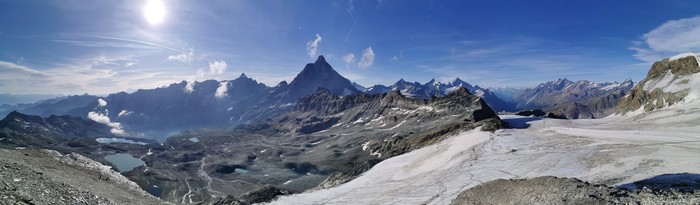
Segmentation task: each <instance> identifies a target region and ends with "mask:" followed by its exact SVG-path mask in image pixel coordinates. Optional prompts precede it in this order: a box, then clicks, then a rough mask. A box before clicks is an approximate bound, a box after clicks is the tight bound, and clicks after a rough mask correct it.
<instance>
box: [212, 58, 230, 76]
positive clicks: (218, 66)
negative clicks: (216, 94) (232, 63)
mask: <svg viewBox="0 0 700 205" xmlns="http://www.w3.org/2000/svg"><path fill="white" fill-rule="evenodd" d="M226 67H228V64H227V63H226V61H223V60H219V61H213V62H209V72H210V73H211V74H214V75H221V74H223V73H224V71H226Z"/></svg>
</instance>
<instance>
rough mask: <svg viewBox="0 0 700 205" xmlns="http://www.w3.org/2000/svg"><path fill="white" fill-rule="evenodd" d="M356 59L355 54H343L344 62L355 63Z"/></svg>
mask: <svg viewBox="0 0 700 205" xmlns="http://www.w3.org/2000/svg"><path fill="white" fill-rule="evenodd" d="M355 60H356V59H355V54H352V53H348V54H345V55H343V62H345V63H346V64H353V63H355Z"/></svg>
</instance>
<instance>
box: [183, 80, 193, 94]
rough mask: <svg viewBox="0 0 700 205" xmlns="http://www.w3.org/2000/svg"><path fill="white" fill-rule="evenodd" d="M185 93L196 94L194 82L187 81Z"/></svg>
mask: <svg viewBox="0 0 700 205" xmlns="http://www.w3.org/2000/svg"><path fill="white" fill-rule="evenodd" d="M184 91H185V93H188V94H189V93H192V92H194V81H187V85H185V89H184Z"/></svg>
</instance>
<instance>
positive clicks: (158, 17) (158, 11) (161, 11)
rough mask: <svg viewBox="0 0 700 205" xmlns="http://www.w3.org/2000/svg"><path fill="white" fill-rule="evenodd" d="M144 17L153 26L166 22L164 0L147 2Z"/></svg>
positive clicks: (148, 0)
mask: <svg viewBox="0 0 700 205" xmlns="http://www.w3.org/2000/svg"><path fill="white" fill-rule="evenodd" d="M143 17H144V18H145V19H146V21H148V23H149V24H151V25H158V24H161V23H162V22H163V20H165V5H164V4H163V1H162V0H146V4H145V5H144V6H143Z"/></svg>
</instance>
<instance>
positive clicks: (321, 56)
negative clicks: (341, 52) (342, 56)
mask: <svg viewBox="0 0 700 205" xmlns="http://www.w3.org/2000/svg"><path fill="white" fill-rule="evenodd" d="M320 62H326V58H325V57H323V55H319V56H318V59H316V63H320Z"/></svg>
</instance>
